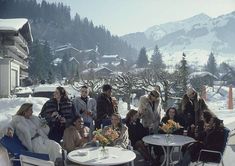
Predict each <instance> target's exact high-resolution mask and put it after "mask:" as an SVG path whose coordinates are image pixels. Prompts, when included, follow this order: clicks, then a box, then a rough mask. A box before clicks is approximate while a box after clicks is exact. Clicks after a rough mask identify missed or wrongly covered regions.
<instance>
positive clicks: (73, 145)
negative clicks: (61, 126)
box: [63, 125, 89, 152]
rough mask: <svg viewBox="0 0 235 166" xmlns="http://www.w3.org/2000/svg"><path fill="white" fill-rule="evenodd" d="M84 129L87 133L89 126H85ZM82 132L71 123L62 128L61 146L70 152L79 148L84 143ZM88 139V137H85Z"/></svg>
mask: <svg viewBox="0 0 235 166" xmlns="http://www.w3.org/2000/svg"><path fill="white" fill-rule="evenodd" d="M85 130H86V131H87V132H88V133H89V128H87V127H85ZM82 135H83V134H82V133H79V131H78V130H77V129H76V128H75V126H73V125H71V126H69V127H68V128H66V129H65V130H64V135H63V147H64V149H65V150H67V151H68V152H71V151H73V150H75V149H77V148H81V147H82V146H83V145H84V143H85V142H84V140H82V139H83V136H82ZM87 140H88V139H87Z"/></svg>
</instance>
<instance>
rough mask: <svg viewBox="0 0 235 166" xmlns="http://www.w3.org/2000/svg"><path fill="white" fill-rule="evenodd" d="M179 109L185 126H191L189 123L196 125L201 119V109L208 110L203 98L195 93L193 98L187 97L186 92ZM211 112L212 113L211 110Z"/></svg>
mask: <svg viewBox="0 0 235 166" xmlns="http://www.w3.org/2000/svg"><path fill="white" fill-rule="evenodd" d="M181 109H182V112H183V116H184V119H185V125H186V128H187V127H189V126H191V124H194V125H197V123H198V121H199V120H200V119H202V115H203V111H205V110H207V111H209V110H208V107H207V105H206V103H205V101H204V99H202V98H200V97H199V95H198V94H197V93H196V96H195V98H194V99H193V100H191V99H189V98H188V96H187V94H185V95H184V96H183V100H182V104H181ZM211 114H212V115H214V113H212V112H211Z"/></svg>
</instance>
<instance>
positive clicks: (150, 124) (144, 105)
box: [138, 95, 162, 133]
mask: <svg viewBox="0 0 235 166" xmlns="http://www.w3.org/2000/svg"><path fill="white" fill-rule="evenodd" d="M161 109H162V108H161V100H160V99H159V100H157V101H156V102H155V103H154V108H153V107H152V106H151V104H150V101H149V99H148V96H147V95H144V96H141V97H140V101H139V108H138V112H139V113H140V118H141V119H142V124H143V126H144V127H145V128H149V129H150V128H152V129H153V132H154V133H157V132H158V126H159V123H160V115H161Z"/></svg>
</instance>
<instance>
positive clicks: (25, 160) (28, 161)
mask: <svg viewBox="0 0 235 166" xmlns="http://www.w3.org/2000/svg"><path fill="white" fill-rule="evenodd" d="M20 164H21V166H42V165H43V166H54V163H53V162H52V161H46V160H42V159H38V158H34V157H30V156H25V155H20Z"/></svg>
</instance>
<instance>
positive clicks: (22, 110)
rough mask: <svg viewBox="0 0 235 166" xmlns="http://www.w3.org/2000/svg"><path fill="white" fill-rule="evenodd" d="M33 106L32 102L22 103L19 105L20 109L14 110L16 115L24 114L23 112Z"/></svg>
mask: <svg viewBox="0 0 235 166" xmlns="http://www.w3.org/2000/svg"><path fill="white" fill-rule="evenodd" d="M31 107H33V104H32V103H24V104H22V105H21V106H20V109H19V110H18V111H17V112H16V115H20V116H24V114H25V112H26V111H28V110H29V108H31Z"/></svg>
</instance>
